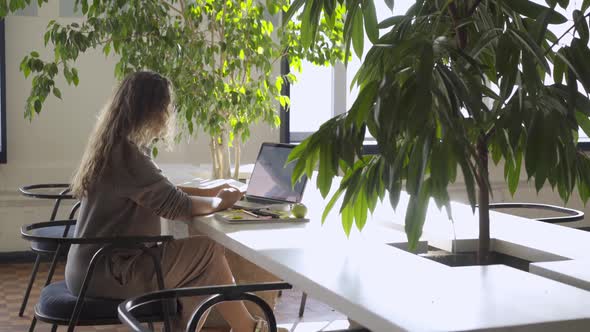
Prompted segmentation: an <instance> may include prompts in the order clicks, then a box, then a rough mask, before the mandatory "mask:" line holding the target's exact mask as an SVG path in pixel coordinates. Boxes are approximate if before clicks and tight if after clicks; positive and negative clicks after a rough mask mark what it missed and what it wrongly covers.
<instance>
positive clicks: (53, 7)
mask: <svg viewBox="0 0 590 332" xmlns="http://www.w3.org/2000/svg"><path fill="white" fill-rule="evenodd" d="M59 3H60V1H50V3H49V4H45V5H44V6H43V7H41V8H39V9H38V13H37V16H34V17H33V16H9V17H7V18H6V85H7V87H6V96H7V98H6V99H7V103H6V106H7V116H6V118H7V148H8V163H7V164H0V252H7V251H20V250H26V249H27V248H28V247H27V243H26V242H24V241H23V240H21V239H20V236H19V229H20V227H21V226H22V225H23V224H26V223H31V222H35V221H43V220H45V219H47V218H48V217H49V211H50V208H51V207H50V205H51V204H52V202H48V201H40V200H36V199H27V198H24V197H22V196H20V195H19V194H18V193H17V191H16V190H17V188H18V187H19V186H22V185H24V184H31V183H51V182H54V183H55V182H66V183H67V182H69V179H70V176H71V174H72V172H73V170H74V169H75V167H76V165H77V163H78V161H79V158H80V156H81V154H82V151H83V149H84V146H85V144H86V140H87V138H88V134H89V132H90V131H91V129H92V126H93V124H94V120H95V117H96V114H97V112H98V110H99V109H100V108H101V107H102V105H103V104H104V103H105V101H106V100H107V99H108V97H109V96H110V94H111V92H112V89H113V87H114V85H115V83H116V80H115V78H114V75H113V68H114V65H115V59H114V58H112V57H110V58H105V56H104V55H103V54H102V53H101V52H100V51H97V52H89V53H88V54H85V55H83V56H81V57H80V58H79V60H78V63H77V68H78V70H79V73H80V84H79V86H78V87H75V88H74V87H68V86H67V84H66V83H65V80H59V81H58V86H59V87H60V88H61V91H62V97H63V100H59V99H56V98H53V97H51V98H48V100H47V102H46V104H45V105H44V109H43V112H42V113H41V114H40V116H38V117H36V118H35V119H34V120H33V121H32V122H29V121H28V120H25V119H24V117H23V112H24V105H25V101H26V98H27V96H28V94H29V91H30V88H31V82H30V77H29V79H28V80H26V79H25V78H24V76H23V74H22V73H21V72H20V71H19V69H18V68H19V64H20V61H21V59H22V58H23V57H24V56H25V55H27V54H28V53H29V52H30V51H32V50H37V51H39V53H40V54H41V57H43V58H48V57H49V56H50V55H51V54H52V52H51V51H50V50H46V49H44V46H43V33H44V32H45V28H46V26H47V24H48V22H49V21H50V20H51V19H57V20H58V21H60V22H63V23H67V22H71V21H75V20H79V19H77V18H64V17H61V18H60V17H59V12H60V10H59ZM251 132H252V137H251V139H250V141H249V142H248V143H246V145H245V146H244V147H243V148H244V150H243V161H244V162H253V161H254V160H255V159H256V155H257V152H258V148H259V146H260V143H261V142H263V141H278V140H279V132H278V130H276V129H270V128H269V127H268V126H266V125H262V124H260V125H256V126H254V128H253V129H252V131H251ZM156 161H157V162H158V163H192V164H195V165H198V164H202V163H210V156H209V148H208V140H207V136H206V135H204V134H201V135H199V136H198V137H197V138H193V139H192V140H191V142H183V143H181V144H180V145H179V146H177V147H176V148H175V149H174V151H173V152H167V151H160V154H159V156H158V158H157V160H156Z"/></svg>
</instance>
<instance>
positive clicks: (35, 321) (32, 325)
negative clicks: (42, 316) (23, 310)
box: [29, 317, 37, 332]
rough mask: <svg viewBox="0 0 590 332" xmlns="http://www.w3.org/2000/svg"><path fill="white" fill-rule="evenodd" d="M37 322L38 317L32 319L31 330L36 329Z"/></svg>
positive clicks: (31, 331) (30, 331)
mask: <svg viewBox="0 0 590 332" xmlns="http://www.w3.org/2000/svg"><path fill="white" fill-rule="evenodd" d="M36 324H37V317H33V319H31V325H30V326H29V332H33V331H35V325H36Z"/></svg>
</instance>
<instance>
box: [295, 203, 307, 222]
mask: <svg viewBox="0 0 590 332" xmlns="http://www.w3.org/2000/svg"><path fill="white" fill-rule="evenodd" d="M291 213H292V214H293V216H295V218H305V215H306V214H307V207H306V206H305V205H303V204H302V203H296V204H293V207H291Z"/></svg>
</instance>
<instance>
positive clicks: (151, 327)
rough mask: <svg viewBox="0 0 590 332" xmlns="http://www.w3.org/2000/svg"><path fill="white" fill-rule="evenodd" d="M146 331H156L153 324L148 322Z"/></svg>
mask: <svg viewBox="0 0 590 332" xmlns="http://www.w3.org/2000/svg"><path fill="white" fill-rule="evenodd" d="M148 329H150V331H155V330H156V329H154V323H152V322H148Z"/></svg>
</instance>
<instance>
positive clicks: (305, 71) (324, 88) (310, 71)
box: [281, 0, 415, 151]
mask: <svg viewBox="0 0 590 332" xmlns="http://www.w3.org/2000/svg"><path fill="white" fill-rule="evenodd" d="M414 3H415V1H414V0H398V1H396V2H395V7H394V11H393V15H395V14H401V13H405V12H406V10H407V9H408V8H409V7H410V6H411V5H412V4H414ZM375 7H376V11H377V20H378V21H381V20H384V19H386V18H388V17H390V16H391V15H392V12H391V10H390V9H389V8H388V7H387V5H386V4H385V1H383V0H375ZM364 45H365V47H364V53H365V54H366V53H367V52H368V51H369V48H370V45H371V43H370V41H369V39H368V37H366V36H365V42H364ZM363 58H364V55H363ZM361 63H362V61H361V60H360V59H358V58H357V57H356V56H355V55H353V59H352V60H351V61H350V62H349V63H348V65H347V66H344V64H336V65H335V66H332V67H322V66H316V65H313V64H312V63H309V62H303V64H302V72H301V73H295V74H296V76H297V82H296V83H295V84H293V85H292V86H290V88H289V90H290V94H289V97H290V99H291V105H290V110H289V112H286V113H284V114H283V117H282V120H283V121H282V133H281V140H282V141H284V142H300V141H301V140H303V139H304V138H306V137H307V136H309V135H311V134H312V133H313V132H314V131H316V130H317V129H318V128H319V127H320V125H321V124H322V123H324V122H326V121H327V120H329V119H330V118H332V117H334V116H336V115H339V114H342V113H345V112H346V111H347V110H348V109H349V108H350V106H351V105H352V103H354V101H355V99H356V96H357V94H358V89H357V88H356V87H352V89H351V84H350V83H351V81H352V79H353V77H354V75H355V73H356V71H357V70H358V69H359V67H360V64H361ZM283 69H284V70H283V74H284V73H286V72H287V71H286V70H288V68H287V67H286V66H283ZM372 143H373V145H372ZM367 145H368V148H367V149H366V150H367V151H372V150H374V148H375V146H374V140H373V139H372V137H371V136H370V135H369V134H368V133H367Z"/></svg>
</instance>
